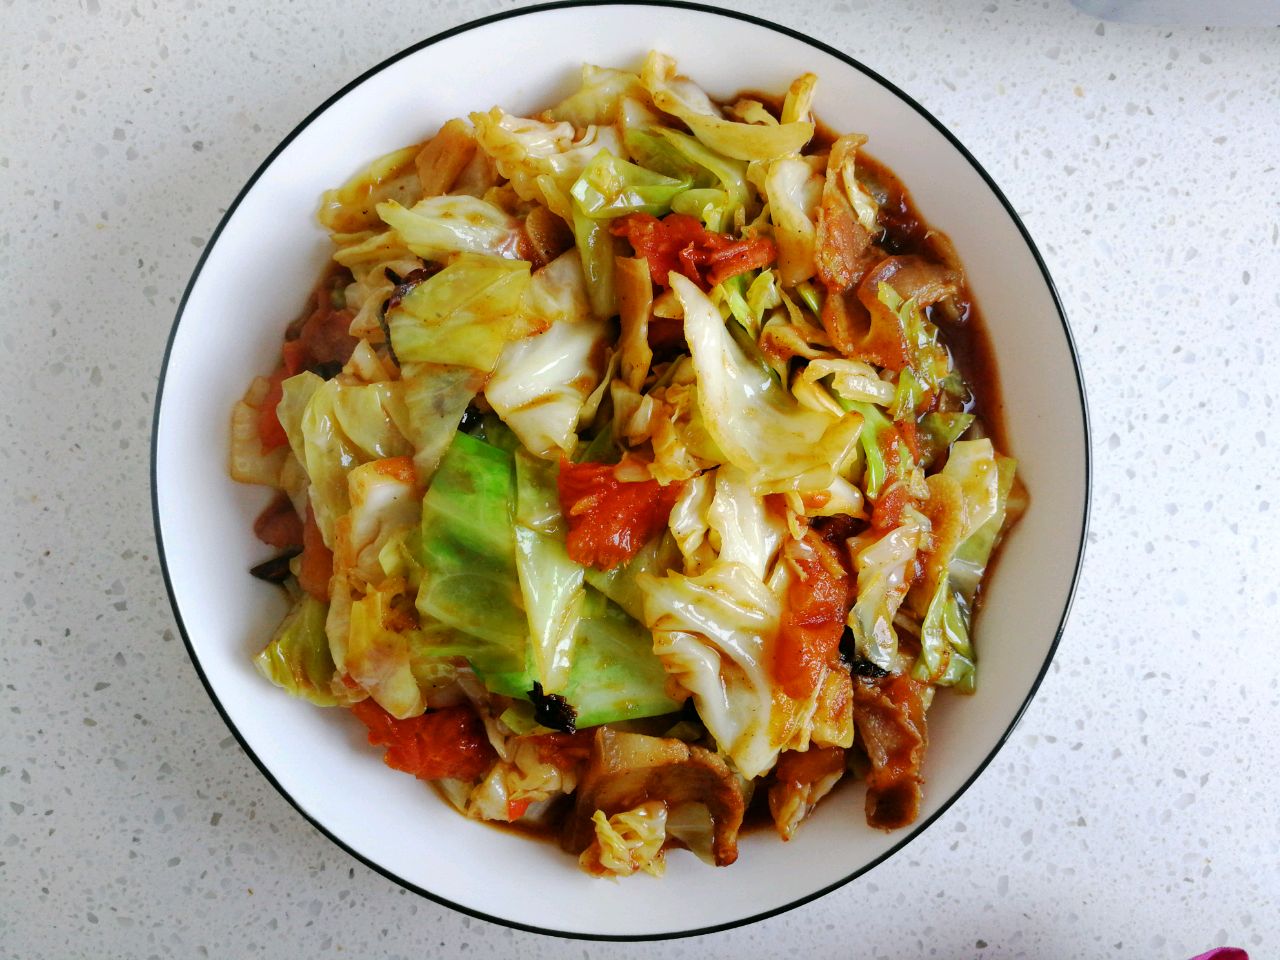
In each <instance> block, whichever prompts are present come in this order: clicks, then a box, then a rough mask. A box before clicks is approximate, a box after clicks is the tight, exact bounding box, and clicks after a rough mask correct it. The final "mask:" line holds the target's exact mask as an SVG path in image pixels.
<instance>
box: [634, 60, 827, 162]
mask: <svg viewBox="0 0 1280 960" xmlns="http://www.w3.org/2000/svg"><path fill="white" fill-rule="evenodd" d="M640 81H641V83H643V84H644V87H645V89H646V90H648V91H649V95H650V96H651V97H652V98H653V103H654V105H655V106H656V107H657V108H658V109H659V110H661V111H663V112H664V113H669V114H671V115H672V116H673V117H677V118H679V119H680V120H682V121H684V123H685V124H686V125H687V126H688V127H689V129H690V130H691V131H693V135H694V136H695V137H697V138H698V139H699V140H700V141H701V142H702V143H704V144H706V145H707V146H708V147H710V148H711V149H712V150H715V151H717V152H719V153H722V154H724V155H725V156H727V157H732V158H734V159H737V160H773V159H775V158H777V157H784V156H787V155H788V154H792V153H799V152H800V150H801V149H802V148H803V147H804V145H805V144H806V143H808V142H809V140H810V139H811V138H812V137H813V124H812V123H811V122H809V121H807V120H796V121H793V122H791V123H780V124H776V125H764V124H754V123H738V122H736V121H733V120H725V119H724V118H723V117H722V116H721V115H720V111H719V109H718V108H717V107H716V106H715V104H713V103H712V102H711V99H710V98H709V97H708V96H707V95H706V93H704V92H703V91H702V90H701V89H700V88H699V87H698V86H697V85H696V84H694V83H692V82H691V81H689V80H687V79H685V78H683V77H679V76H677V75H676V64H675V61H674V60H672V59H671V58H670V57H667V56H664V55H662V54H660V53H656V52H653V53H650V54H649V56H648V57H647V58H646V59H645V62H644V68H643V69H642V70H641V73H640Z"/></svg>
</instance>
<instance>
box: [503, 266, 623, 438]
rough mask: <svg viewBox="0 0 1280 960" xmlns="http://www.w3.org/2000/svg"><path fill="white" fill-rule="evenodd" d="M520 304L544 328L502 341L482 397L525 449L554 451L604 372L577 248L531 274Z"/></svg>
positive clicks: (598, 329)
mask: <svg viewBox="0 0 1280 960" xmlns="http://www.w3.org/2000/svg"><path fill="white" fill-rule="evenodd" d="M526 312H527V313H529V314H530V315H531V316H535V317H536V319H537V326H544V325H545V327H546V329H545V331H544V332H542V333H539V334H538V335H537V336H533V337H526V338H525V339H523V340H516V341H513V342H511V343H509V344H507V346H506V348H505V349H504V350H503V352H502V355H501V356H500V357H499V358H498V362H497V366H496V367H495V369H494V372H493V376H492V377H491V378H490V379H489V382H488V384H487V385H486V386H485V398H486V399H487V400H488V401H489V403H490V405H491V406H492V407H493V409H494V411H495V412H496V413H497V414H498V416H500V417H501V418H502V420H503V422H505V423H506V424H507V426H509V427H510V428H511V429H512V430H513V431H514V432H515V434H516V436H517V437H519V438H520V441H521V443H523V444H524V446H525V447H526V448H527V449H528V450H529V451H530V452H531V453H534V454H536V455H537V456H540V457H550V458H555V457H559V456H560V455H561V454H562V453H563V454H568V453H571V452H572V451H573V448H574V445H575V443H576V436H575V432H576V430H577V428H578V419H579V415H580V413H581V411H582V407H583V404H584V403H585V402H586V400H587V397H588V396H590V394H591V392H592V391H593V390H594V389H595V388H596V386H597V384H599V383H600V379H601V375H602V374H603V373H604V356H605V344H606V341H607V338H608V330H607V327H606V325H605V323H604V322H603V321H600V320H597V319H596V318H595V316H594V315H593V313H592V311H591V307H590V304H589V302H588V299H587V290H586V281H585V278H584V277H583V273H582V267H581V264H580V262H579V260H578V254H577V251H575V250H569V251H567V252H566V253H564V254H562V255H561V256H560V257H558V258H557V259H556V260H554V261H552V262H551V263H549V264H547V266H545V267H543V268H542V269H541V270H538V271H536V272H535V273H534V274H533V278H532V280H531V282H530V285H529V291H528V295H527V296H526Z"/></svg>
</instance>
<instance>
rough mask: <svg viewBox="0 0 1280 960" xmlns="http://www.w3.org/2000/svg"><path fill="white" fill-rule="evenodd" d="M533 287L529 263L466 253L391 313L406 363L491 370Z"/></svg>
mask: <svg viewBox="0 0 1280 960" xmlns="http://www.w3.org/2000/svg"><path fill="white" fill-rule="evenodd" d="M528 286H529V264H528V263H527V262H526V261H524V260H505V259H502V258H500V257H491V256H483V255H480V254H474V253H464V254H462V255H460V256H459V257H458V258H457V259H456V260H454V261H453V263H451V264H449V266H447V267H445V268H444V269H443V270H441V271H440V272H439V273H437V274H435V275H434V276H432V277H430V278H428V279H427V280H424V281H423V282H422V283H419V284H417V285H416V286H414V287H413V289H412V290H410V291H409V292H408V293H407V294H405V296H404V298H403V299H402V300H401V301H400V303H399V304H397V305H396V306H395V307H393V308H392V309H391V310H389V311H388V312H387V320H388V323H389V325H390V328H391V344H392V346H393V347H394V348H395V352H396V356H397V357H398V358H399V360H400V362H401V363H414V362H430V363H449V364H454V365H456V366H460V367H470V368H472V369H474V370H479V371H481V372H482V373H488V372H490V371H491V370H492V369H493V367H494V364H496V363H497V362H498V357H499V355H500V354H501V353H502V350H503V348H504V347H505V346H506V345H507V341H508V339H509V338H510V335H511V331H512V328H513V327H514V325H515V321H516V319H517V317H518V315H519V311H520V303H521V300H522V299H523V297H524V294H525V291H526V289H527V288H528Z"/></svg>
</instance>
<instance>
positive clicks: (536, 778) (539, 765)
mask: <svg viewBox="0 0 1280 960" xmlns="http://www.w3.org/2000/svg"><path fill="white" fill-rule="evenodd" d="M542 742H543V738H542V737H539V736H530V737H514V738H512V739H511V740H509V741H508V742H507V744H506V745H505V746H506V754H505V757H504V758H503V759H501V760H499V761H498V762H497V763H495V764H494V765H493V767H492V768H490V770H489V772H488V774H486V775H485V778H484V779H483V780H481V781H480V783H478V784H477V785H476V786H475V788H474V789H473V790H472V791H471V794H470V796H469V797H468V799H467V804H466V813H467V816H469V817H472V818H473V819H476V820H499V821H504V822H508V823H509V822H511V821H513V820H521V819H524V818H525V816H526V814H528V813H529V809H530V807H531V806H533V805H534V804H543V803H545V802H546V801H548V800H551V799H553V798H555V797H560V796H564V795H565V794H569V793H572V792H573V791H574V789H575V788H576V787H577V785H578V776H577V771H576V769H575V767H574V766H572V765H558V764H556V763H553V762H551V760H550V759H547V758H546V756H545V755H546V753H547V751H545V750H544V749H543V747H542Z"/></svg>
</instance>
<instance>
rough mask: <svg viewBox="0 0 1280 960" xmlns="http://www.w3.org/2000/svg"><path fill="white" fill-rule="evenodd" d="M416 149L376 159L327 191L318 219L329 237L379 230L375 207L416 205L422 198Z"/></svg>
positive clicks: (399, 151) (322, 199) (404, 150)
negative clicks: (381, 204)
mask: <svg viewBox="0 0 1280 960" xmlns="http://www.w3.org/2000/svg"><path fill="white" fill-rule="evenodd" d="M418 150H419V148H418V147H416V146H413V147H405V148H404V149H402V150H395V151H393V152H391V153H388V154H387V155H386V156H383V157H379V158H378V159H377V160H374V161H373V163H371V164H369V166H368V167H366V168H365V169H363V170H361V171H360V172H359V173H357V174H356V175H355V176H353V177H352V178H351V179H350V180H348V181H347V182H346V183H344V184H343V185H342V186H341V187H339V188H338V189H336V190H326V191H325V193H324V196H323V197H322V198H321V200H320V211H319V213H318V214H317V218H318V219H319V220H320V223H321V224H322V225H323V226H324V227H325V228H326V229H327V230H329V232H330V233H335V234H347V233H358V232H359V231H361V230H373V229H375V228H377V227H378V225H379V223H378V214H377V209H376V208H377V205H378V204H379V203H383V202H388V201H390V202H396V203H409V204H412V203H415V202H416V201H417V200H418V198H419V197H421V196H422V184H421V182H420V181H419V179H418V169H417V166H416V165H415V162H414V161H415V158H416V157H417V156H418Z"/></svg>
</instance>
